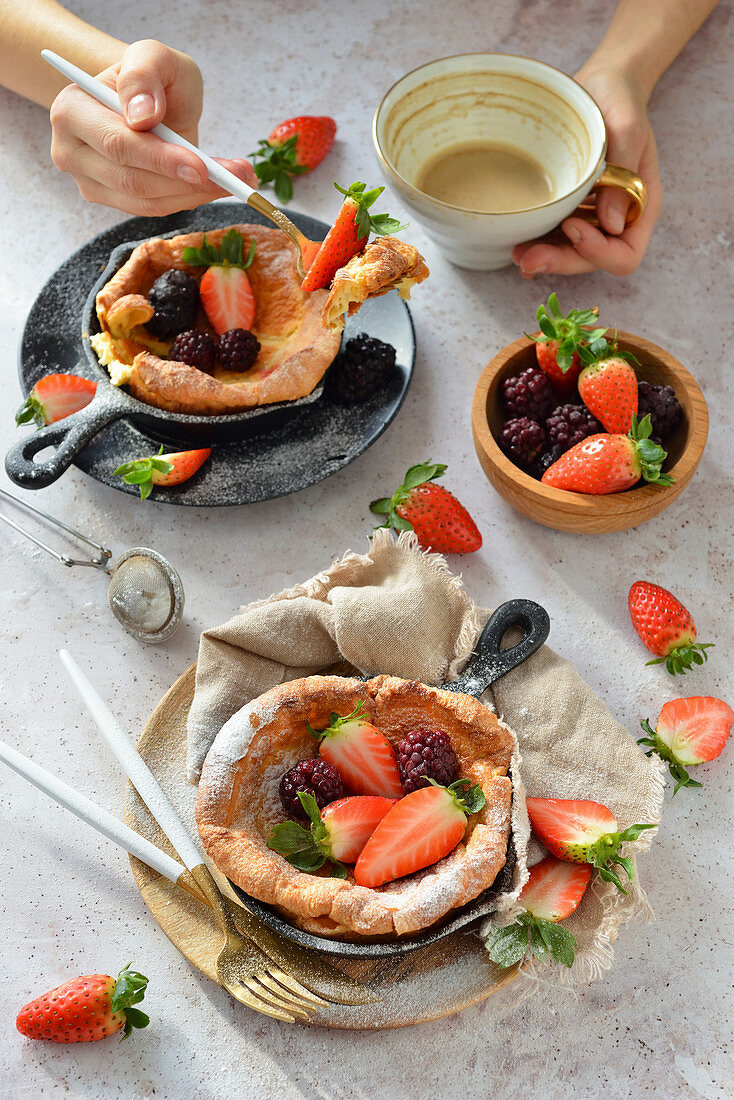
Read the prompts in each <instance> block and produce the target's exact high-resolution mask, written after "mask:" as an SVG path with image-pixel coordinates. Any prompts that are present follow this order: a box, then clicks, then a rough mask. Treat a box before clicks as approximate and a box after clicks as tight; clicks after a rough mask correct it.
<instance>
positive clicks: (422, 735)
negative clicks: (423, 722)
mask: <svg viewBox="0 0 734 1100" xmlns="http://www.w3.org/2000/svg"><path fill="white" fill-rule="evenodd" d="M397 757H398V770H399V772H400V778H401V780H402V783H403V790H404V791H405V793H406V794H410V793H411V791H417V790H418V789H419V788H420V787H428V786H429V783H428V780H429V779H435V780H436V782H437V783H441V784H442V785H443V786H444V787H448V785H449V783H453V781H454V779H456V773H457V771H458V770H459V761H458V759H457V757H456V753H455V752H454V750H453V749H452V747H451V741H450V740H449V736H448V734H447V733H444V732H443V730H411V731H410V733H409V734H408V735H407V737H404V738H403V740H402V741H401V742H400V744H399V745H398V749H397Z"/></svg>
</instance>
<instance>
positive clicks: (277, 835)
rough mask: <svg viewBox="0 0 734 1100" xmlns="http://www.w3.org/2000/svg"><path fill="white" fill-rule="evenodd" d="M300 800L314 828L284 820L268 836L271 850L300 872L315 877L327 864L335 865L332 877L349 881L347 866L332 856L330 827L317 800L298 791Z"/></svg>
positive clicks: (306, 793) (306, 792) (304, 792)
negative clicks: (322, 817) (305, 827)
mask: <svg viewBox="0 0 734 1100" xmlns="http://www.w3.org/2000/svg"><path fill="white" fill-rule="evenodd" d="M296 793H297V794H298V798H299V801H300V803H301V805H302V806H303V808H304V810H305V812H306V813H307V814H308V816H309V819H310V821H311V828H310V830H309V829H304V827H303V826H302V825H299V824H298V822H297V821H283V822H281V823H280V824H279V825H275V826H274V827H273V829H272V830H271V833H270V836H269V837H268V848H272V850H273V851H274V852H278V853H279V854H280V855H282V856H284V858H285V859H287V860H288V862H289V863H290V864H292V865H293V866H294V867H296V868H297V869H298V870H299V871H305V872H306V874H309V875H313V874H315V873H316V871H319V870H321V868H322V867H323V866H324V864H325V863H327V862H330V863H331V864H332V869H331V878H346V877H347V869H346V867H345V866H344V864H343V863H340V862H339V861H338V860H335V859H332V857H331V846H330V844H329V834H328V832H327V829H326V826H325V825H324V823H323V821H322V820H321V813H320V812H319V807H318V805H317V803H316V799H315V798H314V797H313V795H311V794H309V793H308V791H297V792H296Z"/></svg>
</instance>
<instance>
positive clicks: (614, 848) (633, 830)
mask: <svg viewBox="0 0 734 1100" xmlns="http://www.w3.org/2000/svg"><path fill="white" fill-rule="evenodd" d="M655 828H657V826H656V825H654V824H651V825H630V826H629V828H627V829H625V830H624V832H621V833H605V835H604V836H601V837H599V839H598V840H597V841H595V843H594V844H590V845H589V847H588V849H587V851H586V853H585V859H586V862H587V863H590V864H591V865H592V867H595V868H596V869H597V871H598V872H599V877H600V878H602V879H604V881H605V882H613V883H614V885H615V886H616V887H617V889H618V890H620V891H621V892H622V893H623V894H626V893H627V891H626V890H625V888H624V886H623V885H622V881H621V879H620V877H619V875H618V874H617V872H616V871H614V870H613V866H612V865H613V864H618V865H619V866H620V867H622V868H623V870H624V871H625V873H626V875H627V878H628V879H629V881H630V882H632V879H633V878H634V875H635V868H634V864H633V863H632V860H631V859H628V858H627V857H626V856H620V855H619V846H620V844H623V843H624V842H625V841H626V840H637V838H638V837H639V835H640V833H642V832H644V830H645V829H655Z"/></svg>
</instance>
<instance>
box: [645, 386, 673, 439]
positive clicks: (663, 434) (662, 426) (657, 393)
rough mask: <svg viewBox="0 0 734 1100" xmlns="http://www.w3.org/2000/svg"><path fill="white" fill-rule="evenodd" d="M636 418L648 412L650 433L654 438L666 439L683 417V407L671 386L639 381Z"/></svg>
mask: <svg viewBox="0 0 734 1100" xmlns="http://www.w3.org/2000/svg"><path fill="white" fill-rule="evenodd" d="M637 388H638V393H639V395H640V402H639V410H638V413H637V419H638V420H642V418H643V416H646V415H647V414H648V413H649V414H650V423H651V424H652V434H653V437H654V438H655V439H656V440H658V439H659V440H663V439H666V438H667V436H669V435H670V434H671V432H673V431H674V430H675V429H676V428H677V427H678V425H679V424H680V422H681V420H682V419H683V409H682V408H681V404H680V401H679V400H678V398H677V397H676V396H675V393H674V392H673V387H672V386H654V385H653V384H652V382H640V383H639V385H638V387H637Z"/></svg>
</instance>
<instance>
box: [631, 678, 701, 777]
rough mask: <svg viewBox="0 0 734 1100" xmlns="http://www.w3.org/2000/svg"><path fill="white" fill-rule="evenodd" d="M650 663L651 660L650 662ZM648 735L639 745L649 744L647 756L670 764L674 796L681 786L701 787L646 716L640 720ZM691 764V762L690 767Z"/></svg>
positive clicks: (638, 740)
mask: <svg viewBox="0 0 734 1100" xmlns="http://www.w3.org/2000/svg"><path fill="white" fill-rule="evenodd" d="M648 663H650V662H648ZM640 725H641V726H642V728H643V730H644V731H645V733H646V734H647V735H648V736H647V737H638V739H637V744H638V745H649V746H650V749H649V752H646V753H645V756H652V755H653V754H655V755H657V756H659V757H660V759H661V760H664V761H665V763H666V764H667V765H668V770H669V771H670V774H671V776H672V778H673V779H674V780H675V790H674V791H673V797H674V798H675V796H676V795H677V793H678V791H679V790H680V788H681V787H701V786H703V784H702V783H698V782H696V780H695V779H691V777H690V775H689V774H688V772H687V771H686V769H685V768H684V767H683V765H682V764H681V763H680V762H679V761H678V760H677V759H676V757H675V755H674V754H673V750H672V749H670V748H669V747H668V746H667V745H666V744H665V743H664V742H663V741H661V740H660V738H659V737H658V733H657V730H654V729H653V728H652V726H651V725H650V721H649V719H648V718H645V720H644V721H643V722H640ZM690 766H691V765H690V764H689V767H690Z"/></svg>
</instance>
